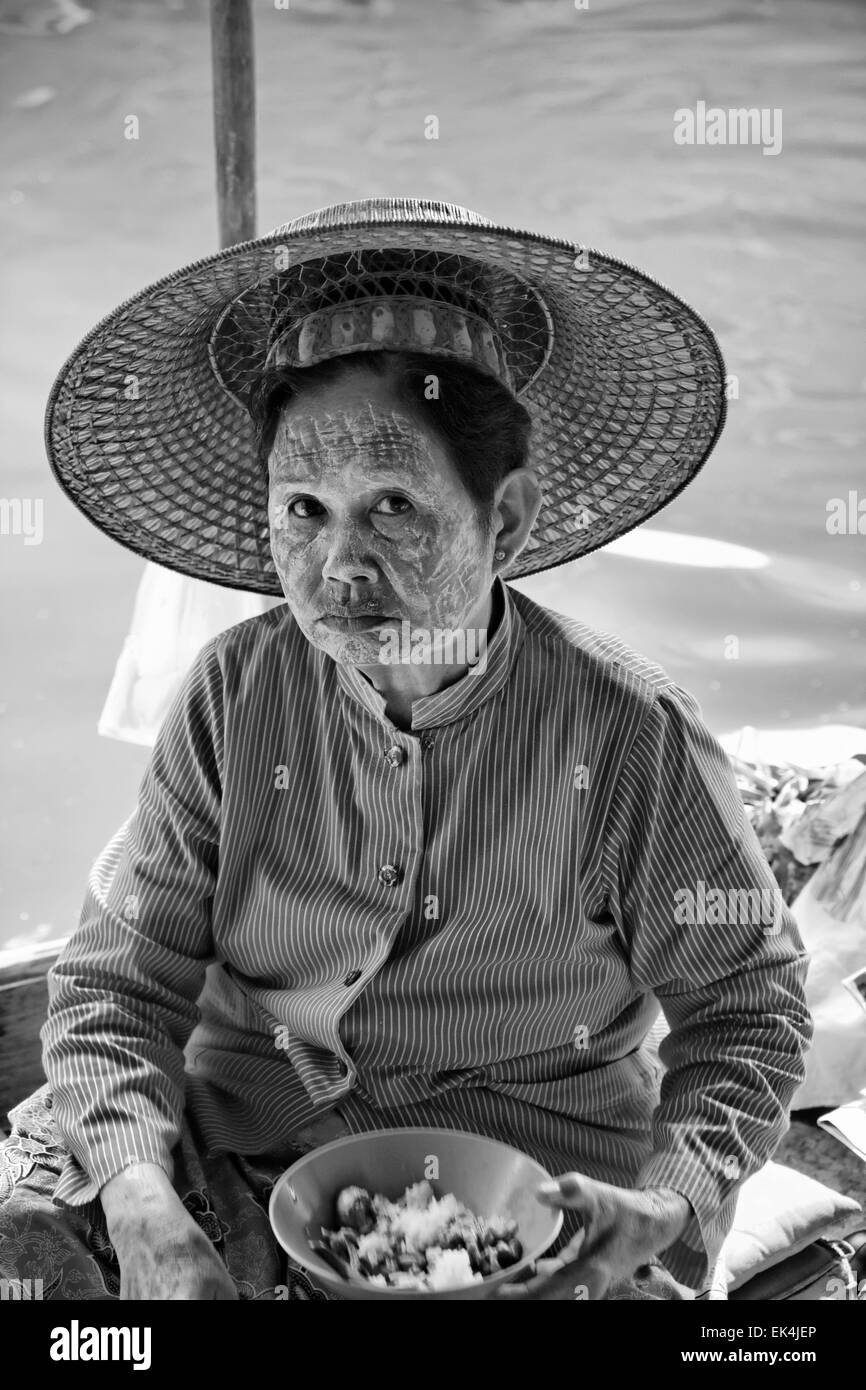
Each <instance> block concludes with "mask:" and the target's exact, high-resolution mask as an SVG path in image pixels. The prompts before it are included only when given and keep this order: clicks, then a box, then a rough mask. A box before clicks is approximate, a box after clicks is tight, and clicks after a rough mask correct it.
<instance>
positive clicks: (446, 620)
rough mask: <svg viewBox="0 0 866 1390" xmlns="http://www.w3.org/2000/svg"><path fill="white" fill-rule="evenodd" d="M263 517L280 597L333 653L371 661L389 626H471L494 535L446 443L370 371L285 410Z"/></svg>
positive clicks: (487, 576) (480, 605)
mask: <svg viewBox="0 0 866 1390" xmlns="http://www.w3.org/2000/svg"><path fill="white" fill-rule="evenodd" d="M269 519H270V542H271V551H272V554H273V558H274V564H275V565H276V568H277V572H278V574H279V577H280V582H281V584H282V587H283V592H284V593H285V595H286V599H287V602H288V605H289V607H290V609H291V611H292V613H293V614H294V616H295V619H296V621H297V623H298V626H299V627H300V628H301V630H302V631H303V632H304V633H305V635H306V636H307V637H308V638H309V640H310V641H311V642H312V643H314V645H315V646H317V647H320V648H321V649H322V650H323V651H325V652H327V653H328V655H329V656H332V657H333V658H334V659H335V660H336V661H343V662H346V663H348V664H352V665H358V666H364V665H372V664H373V663H376V662H377V661H379V660H380V653H381V651H382V642H383V641H385V640H386V639H387V629H389V628H390V629H392V636H393V629H394V628H395V627H396V629H397V632H398V633H401V632H402V633H404V634H405V633H406V632H407V631H409V630H408V629H405V628H401V624H402V623H404V622H407V623H409V624H410V628H411V629H412V630H414V629H418V628H424V629H426V630H427V631H430V630H431V629H433V628H452V629H456V628H466V627H472V626H474V625H475V623H474V619H475V618H476V616H477V615H479V614H481V613H482V612H483V611H484V609H485V605H486V603H487V600H488V598H489V594H490V588H491V584H492V581H493V571H492V556H493V548H494V544H495V538H494V536H493V535H492V534H491V535H489V536H488V535H486V534H485V533H484V532H483V531H482V529H481V524H480V520H479V518H478V514H477V512H476V509H475V504H474V501H473V499H472V498H471V497H470V496H469V494H468V493H467V491H466V489H465V488H464V486H463V484H462V482H461V480H460V477H459V475H458V473H457V471H456V469H455V468H454V466H453V464H452V463H451V461H450V459H449V458H448V456H447V454H446V451H445V448H444V446H443V445H442V444H441V443H440V442H439V441H438V440H437V439H436V438H434V437H433V436H431V435H430V434H428V433H427V431H426V430H425V429H424V428H423V427H422V426H421V425H419V424H418V423H417V422H416V421H415V420H414V419H413V418H412V417H411V416H410V415H409V414H408V413H407V412H406V409H405V407H403V406H401V405H399V404H398V403H397V402H396V400H395V399H394V397H393V394H392V392H391V390H390V387H389V386H388V383H387V382H386V381H383V380H382V379H381V378H380V377H376V376H372V375H370V374H369V373H367V372H363V371H358V372H356V373H353V374H352V375H351V376H349V375H347V376H344V377H342V378H341V379H340V380H339V381H337V382H335V383H333V384H332V385H329V386H327V387H325V386H323V387H321V388H320V389H319V390H318V391H317V392H316V394H315V395H312V394H311V395H309V396H306V397H303V398H300V399H298V400H297V401H296V402H293V403H292V404H290V406H289V407H288V408H287V410H286V411H284V413H283V416H282V418H281V421H280V424H279V427H278V429H277V433H276V437H275V440H274V445H273V449H272V451H271V455H270V494H269ZM365 618H366V622H365V621H364V619H365ZM376 623H378V624H379V626H378V627H377V626H375V625H374V624H376ZM382 624H384V629H383V628H382ZM380 632H381V633H382V638H381V640H380Z"/></svg>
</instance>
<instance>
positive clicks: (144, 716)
mask: <svg viewBox="0 0 866 1390" xmlns="http://www.w3.org/2000/svg"><path fill="white" fill-rule="evenodd" d="M280 603H285V599H284V598H269V597H267V596H266V595H264V594H251V593H248V592H246V591H244V590H240V589H225V588H223V587H222V586H220V585H218V584H206V583H205V582H204V580H201V579H190V578H188V577H187V576H186V575H183V574H176V573H175V572H174V570H168V569H163V567H162V566H161V565H154V564H151V563H150V562H149V561H148V563H147V565H146V567H145V571H144V574H143V575H142V577H141V582H140V583H139V586H138V592H137V594H136V597H135V608H134V610H133V615H132V626H131V628H130V631H129V634H128V636H127V637H126V639H125V641H124V644H123V648H122V650H121V653H120V656H119V657H118V659H117V665H116V666H115V670H114V676H113V678H112V681H111V685H110V687H109V691H108V695H107V696H106V700H105V704H104V706H103V709H102V714H101V715H100V717H99V723H98V724H97V731H98V732H99V733H100V734H102V736H103V737H104V738H116V739H121V740H122V741H123V742H125V743H140V744H143V745H145V746H146V747H152V746H153V743H154V741H155V739H156V735H157V732H158V730H159V726H160V724H161V723H162V720H163V718H164V716H165V713H166V711H167V709H168V707H169V705H170V704H171V702H172V700H173V699H174V696H175V693H176V691H177V690H178V687H179V686H180V683H181V681H182V680H183V677H184V676H185V675H186V673H187V671H188V670H189V668H190V666H191V665H192V663H193V660H194V659H195V657H196V656H197V654H198V652H199V651H200V650H201V648H202V647H203V646H204V644H205V642H209V641H210V639H211V638H212V637H216V636H217V634H218V633H220V632H224V631H225V629H226V628H229V627H234V625H235V624H236V623H241V622H244V621H245V620H246V619H247V618H254V617H257V616H258V614H260V613H264V612H265V611H266V610H267V609H269V608H274V607H275V606H276V605H277V604H280Z"/></svg>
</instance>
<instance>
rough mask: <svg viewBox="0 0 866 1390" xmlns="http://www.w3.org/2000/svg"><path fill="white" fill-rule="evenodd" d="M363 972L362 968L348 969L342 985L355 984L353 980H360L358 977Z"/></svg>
mask: <svg viewBox="0 0 866 1390" xmlns="http://www.w3.org/2000/svg"><path fill="white" fill-rule="evenodd" d="M363 973H364V972H363V971H362V970H350V971H349V973H348V975H347V976H346V978H345V980H344V981H343V984H344V985H353V984H355V982H356V981H357V980H360V978H361V976H362V974H363Z"/></svg>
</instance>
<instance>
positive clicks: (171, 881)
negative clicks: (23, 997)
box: [41, 643, 223, 1206]
mask: <svg viewBox="0 0 866 1390" xmlns="http://www.w3.org/2000/svg"><path fill="white" fill-rule="evenodd" d="M222 748H223V744H222V675H221V669H220V665H219V661H218V659H217V656H216V654H215V653H214V649H213V644H212V643H209V644H208V645H207V646H205V647H204V648H203V649H202V651H201V652H200V653H199V655H198V657H197V658H196V660H195V661H194V662H193V665H192V667H191V668H190V670H189V672H188V674H187V676H186V677H185V679H184V681H183V683H182V685H181V687H180V689H179V690H178V692H177V694H176V696H175V698H174V700H173V701H172V704H171V706H170V708H169V710H168V712H167V714H166V717H165V720H164V722H163V724H162V726H161V728H160V731H159V734H158V736H157V740H156V743H155V745H154V749H153V753H152V755H151V759H150V763H149V764H148V767H147V771H146V772H145V775H144V778H143V780H142V783H141V787H140V789H139V795H138V801H137V805H136V808H135V810H134V812H133V813H132V815H131V816H130V817H129V819H128V820H127V821H126V822H125V823H124V825H122V826H121V828H120V830H119V831H118V832H117V833H116V835H114V837H113V838H112V839H111V840H110V841H109V843H108V845H106V847H105V849H104V850H103V851H102V853H101V855H100V856H99V858H98V859H97V860H96V863H95V864H94V866H93V868H92V870H91V872H90V876H89V879H88V883H87V891H86V895H85V899H84V906H83V909H82V913H81V920H80V922H79V925H78V927H77V929H76V930H75V932H74V933H73V935H72V936H71V938H70V940H69V942H68V943H67V945H66V947H65V949H64V951H63V953H62V955H61V956H60V958H59V960H58V961H57V963H56V965H55V966H54V967H53V969H52V970H51V971H50V973H49V977H48V983H49V1007H48V1017H47V1021H46V1023H45V1024H44V1026H43V1029H42V1034H41V1036H42V1045H43V1063H44V1067H45V1072H46V1076H47V1077H48V1081H49V1085H50V1087H51V1090H52V1092H53V1097H54V1099H53V1106H54V1113H55V1115H56V1118H57V1123H58V1129H59V1131H60V1133H61V1135H62V1136H63V1138H64V1140H65V1141H66V1143H67V1145H68V1147H69V1150H70V1154H71V1157H70V1159H69V1160H68V1161H67V1164H66V1167H65V1169H64V1171H63V1173H62V1174H61V1177H60V1179H59V1182H58V1185H57V1188H56V1191H55V1200H56V1201H58V1202H65V1203H67V1204H69V1205H71V1206H78V1205H81V1204H83V1203H85V1202H87V1201H90V1200H92V1199H93V1198H95V1197H97V1196H98V1193H99V1190H100V1188H101V1187H103V1186H104V1184H105V1183H106V1182H108V1180H109V1179H110V1178H112V1177H114V1176H115V1174H117V1173H119V1172H120V1171H121V1170H122V1169H123V1168H126V1167H128V1166H129V1165H130V1164H132V1163H156V1164H158V1165H159V1166H160V1167H162V1168H163V1169H164V1170H165V1171H166V1172H167V1173H168V1174H169V1176H170V1177H171V1176H172V1175H173V1162H172V1157H171V1154H172V1149H173V1148H174V1146H175V1144H176V1143H177V1140H178V1138H179V1137H180V1125H181V1122H182V1115H183V1104H184V1057H183V1048H184V1046H185V1044H186V1042H187V1040H188V1038H189V1035H190V1033H191V1032H192V1030H193V1028H194V1027H195V1024H196V1022H197V1021H198V1016H199V1013H198V1007H197V1002H196V1001H197V999H198V996H199V994H200V993H201V989H202V986H203V983H204V977H205V971H206V968H207V965H208V962H209V961H210V960H211V959H212V958H213V947H212V929H211V920H212V919H211V905H212V899H213V893H214V889H215V884H216V876H217V864H218V851H219V827H220V804H221V789H222V767H223V756H222Z"/></svg>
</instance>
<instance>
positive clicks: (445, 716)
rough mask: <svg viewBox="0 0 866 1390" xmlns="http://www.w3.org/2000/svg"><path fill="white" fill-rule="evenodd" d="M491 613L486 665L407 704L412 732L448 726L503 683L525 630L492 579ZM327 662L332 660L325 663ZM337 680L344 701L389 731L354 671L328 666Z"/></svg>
mask: <svg viewBox="0 0 866 1390" xmlns="http://www.w3.org/2000/svg"><path fill="white" fill-rule="evenodd" d="M491 592H492V595H493V609H492V612H493V613H496V611H497V608H498V611H499V613H500V615H501V616H500V619H499V624H498V626H497V628H496V631H495V632H494V634H493V636H492V637H491V638H490V640H489V641H488V643H487V648H486V660H484V661H483V662H479V669H477V670H472V669H470V670H469V671H467V672H466V674H465V675H463V676H461V677H460V680H458V681H455V682H454V684H453V685H449V686H446V688H445V689H444V690H438V691H437V692H436V693H435V694H434V695H422V696H421V698H420V699H418V700H413V702H412V726H411V727H412V732H415V731H416V730H419V729H431V728H435V727H436V726H437V725H440V724H453V723H454V722H455V720H457V719H463V718H465V717H466V715H468V714H471V713H472V711H473V710H476V709H478V707H479V705H482V704H484V702H485V701H486V700H489V699H490V698H491V696H493V695H495V694H496V692H497V691H498V690H501V689H502V686H503V685H504V684H505V682H506V681H507V680H508V677H509V675H510V672H511V667H512V665H513V663H514V659H515V657H516V655H517V653H518V651H519V649H520V647H521V645H522V643H523V638H524V635H525V627H524V623H523V619H522V618H521V616H520V614H519V613H518V611H517V608H516V606H515V603H514V600H513V598H512V596H511V592H510V590H509V589H508V586H507V585H506V584H504V583H503V582H502V580H501V579H500V577H499V575H496V576H495V578H494V581H493V587H492V590H491ZM329 659H331V660H332V659H333V658H329ZM334 664H335V666H336V668H337V680H338V681H339V683H340V685H341V686H342V688H343V690H344V691H345V692H346V694H347V695H349V696H351V697H352V698H353V699H355V700H357V701H359V702H360V703H361V704H362V705H364V707H365V708H366V709H368V710H369V711H370V713H371V714H372V715H374V716H375V718H376V719H379V720H382V721H383V722H384V723H386V724H388V725H391V722H392V721H391V720H390V719H389V718H388V716H387V714H386V713H385V697H384V695H381V694H380V693H379V691H378V690H377V689H376V688H375V686H374V685H373V684H372V682H371V681H370V680H368V679H367V677H366V676H364V675H362V673H361V672H360V671H359V670H358V668H357V667H356V666H344V665H342V664H341V663H339V662H335V663H334Z"/></svg>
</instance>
